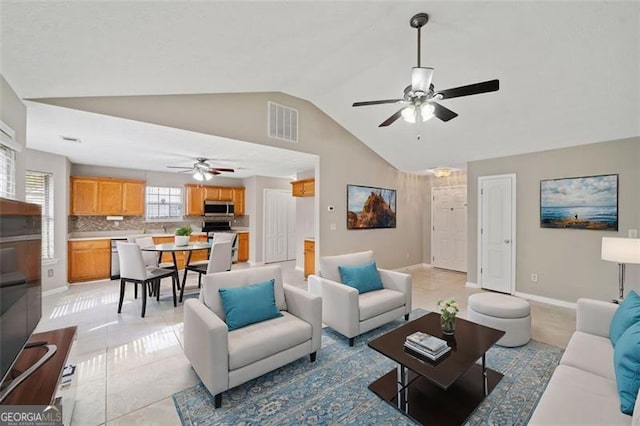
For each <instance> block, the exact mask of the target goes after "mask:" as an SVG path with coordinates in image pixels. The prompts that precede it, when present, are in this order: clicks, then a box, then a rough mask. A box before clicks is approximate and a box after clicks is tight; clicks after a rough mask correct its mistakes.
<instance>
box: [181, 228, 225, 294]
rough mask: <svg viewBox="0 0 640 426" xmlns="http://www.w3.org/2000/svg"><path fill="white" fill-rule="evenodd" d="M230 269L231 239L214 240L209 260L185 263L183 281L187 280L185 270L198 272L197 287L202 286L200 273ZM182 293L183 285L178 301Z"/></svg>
mask: <svg viewBox="0 0 640 426" xmlns="http://www.w3.org/2000/svg"><path fill="white" fill-rule="evenodd" d="M230 270H231V241H222V242H217V243H216V242H215V240H214V243H213V245H212V246H211V251H210V253H209V260H208V261H207V263H197V264H194V265H186V266H185V268H184V278H183V279H182V282H183V283H186V282H187V271H194V272H197V273H198V288H200V287H202V275H204V274H213V273H216V272H224V271H230ZM183 293H184V285H183V286H182V288H181V289H180V302H181V303H182V296H183Z"/></svg>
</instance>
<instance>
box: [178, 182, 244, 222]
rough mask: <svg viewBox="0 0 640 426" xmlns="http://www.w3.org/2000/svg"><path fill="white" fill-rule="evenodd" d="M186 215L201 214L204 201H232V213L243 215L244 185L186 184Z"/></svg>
mask: <svg viewBox="0 0 640 426" xmlns="http://www.w3.org/2000/svg"><path fill="white" fill-rule="evenodd" d="M185 188H186V193H187V197H186V200H187V202H186V204H187V206H186V215H187V216H202V215H203V214H204V210H203V209H204V202H205V200H207V201H233V204H234V215H235V216H242V215H244V187H234V186H209V185H194V184H190V183H188V184H186V185H185Z"/></svg>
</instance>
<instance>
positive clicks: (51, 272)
mask: <svg viewBox="0 0 640 426" xmlns="http://www.w3.org/2000/svg"><path fill="white" fill-rule="evenodd" d="M47 276H48V277H49V278H51V277H53V269H49V270H47Z"/></svg>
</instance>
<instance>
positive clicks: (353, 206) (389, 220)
mask: <svg viewBox="0 0 640 426" xmlns="http://www.w3.org/2000/svg"><path fill="white" fill-rule="evenodd" d="M395 227H396V190H395V189H385V188H376V187H372V186H360V185H347V229H372V228H395Z"/></svg>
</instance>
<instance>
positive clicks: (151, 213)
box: [145, 186, 182, 221]
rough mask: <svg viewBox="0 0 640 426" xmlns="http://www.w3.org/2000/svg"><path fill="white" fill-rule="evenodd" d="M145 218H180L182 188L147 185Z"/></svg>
mask: <svg viewBox="0 0 640 426" xmlns="http://www.w3.org/2000/svg"><path fill="white" fill-rule="evenodd" d="M146 192H147V196H146V209H145V211H146V212H147V220H158V221H164V220H176V219H178V220H182V188H167V187H158V186H147V191H146Z"/></svg>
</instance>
